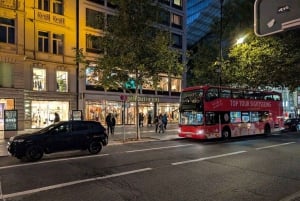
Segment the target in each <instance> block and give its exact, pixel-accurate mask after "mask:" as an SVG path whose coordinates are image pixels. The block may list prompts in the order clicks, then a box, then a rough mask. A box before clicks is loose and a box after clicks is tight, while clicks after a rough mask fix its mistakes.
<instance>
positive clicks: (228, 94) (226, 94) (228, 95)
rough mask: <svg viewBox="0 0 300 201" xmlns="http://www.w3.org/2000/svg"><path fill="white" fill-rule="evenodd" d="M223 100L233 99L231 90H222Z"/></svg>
mask: <svg viewBox="0 0 300 201" xmlns="http://www.w3.org/2000/svg"><path fill="white" fill-rule="evenodd" d="M221 98H231V90H229V89H222V90H221Z"/></svg>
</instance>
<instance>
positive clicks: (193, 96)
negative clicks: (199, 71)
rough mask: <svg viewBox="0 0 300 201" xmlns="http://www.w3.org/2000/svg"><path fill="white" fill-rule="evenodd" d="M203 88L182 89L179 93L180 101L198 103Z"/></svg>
mask: <svg viewBox="0 0 300 201" xmlns="http://www.w3.org/2000/svg"><path fill="white" fill-rule="evenodd" d="M203 94H204V93H203V89H199V90H195V91H183V92H182V93H181V99H180V100H181V102H182V103H198V102H199V101H200V99H201V97H203Z"/></svg>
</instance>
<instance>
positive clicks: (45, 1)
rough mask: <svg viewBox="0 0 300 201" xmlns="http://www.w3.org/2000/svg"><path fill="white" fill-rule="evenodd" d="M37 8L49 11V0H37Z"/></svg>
mask: <svg viewBox="0 0 300 201" xmlns="http://www.w3.org/2000/svg"><path fill="white" fill-rule="evenodd" d="M38 8H39V9H40V10H44V11H50V0H38Z"/></svg>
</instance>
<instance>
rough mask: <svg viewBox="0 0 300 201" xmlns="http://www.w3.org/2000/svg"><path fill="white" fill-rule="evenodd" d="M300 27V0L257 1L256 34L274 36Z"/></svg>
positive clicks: (255, 8)
mask: <svg viewBox="0 0 300 201" xmlns="http://www.w3.org/2000/svg"><path fill="white" fill-rule="evenodd" d="M297 27H300V0H256V1H255V4H254V32H255V34H256V35H258V36H266V35H272V34H275V33H278V32H282V31H286V30H288V29H294V28H297Z"/></svg>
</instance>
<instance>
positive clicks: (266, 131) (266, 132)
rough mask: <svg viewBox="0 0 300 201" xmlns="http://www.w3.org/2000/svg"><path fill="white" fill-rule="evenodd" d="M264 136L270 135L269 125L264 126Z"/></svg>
mask: <svg viewBox="0 0 300 201" xmlns="http://www.w3.org/2000/svg"><path fill="white" fill-rule="evenodd" d="M264 134H266V135H268V134H271V127H270V125H269V124H266V125H265V130H264Z"/></svg>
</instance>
